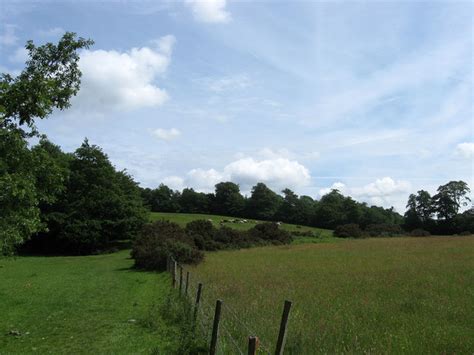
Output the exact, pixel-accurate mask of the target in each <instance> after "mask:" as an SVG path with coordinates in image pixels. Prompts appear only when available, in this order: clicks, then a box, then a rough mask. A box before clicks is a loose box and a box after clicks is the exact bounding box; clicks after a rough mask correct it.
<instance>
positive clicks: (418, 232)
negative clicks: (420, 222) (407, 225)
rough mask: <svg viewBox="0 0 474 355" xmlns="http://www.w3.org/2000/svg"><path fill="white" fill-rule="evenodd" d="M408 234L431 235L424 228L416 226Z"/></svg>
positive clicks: (417, 235)
mask: <svg viewBox="0 0 474 355" xmlns="http://www.w3.org/2000/svg"><path fill="white" fill-rule="evenodd" d="M410 235H411V236H412V237H428V236H430V235H431V233H430V232H428V231H426V230H424V229H421V228H417V229H413V230H412V231H411V232H410Z"/></svg>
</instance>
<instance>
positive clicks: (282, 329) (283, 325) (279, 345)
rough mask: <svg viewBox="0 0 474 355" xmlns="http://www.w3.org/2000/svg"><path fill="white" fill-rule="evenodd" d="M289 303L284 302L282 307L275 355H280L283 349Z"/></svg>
mask: <svg viewBox="0 0 474 355" xmlns="http://www.w3.org/2000/svg"><path fill="white" fill-rule="evenodd" d="M290 309H291V302H290V301H285V306H284V307H283V314H282V315H281V323H280V332H279V333H278V340H277V345H276V350H275V354H276V355H282V354H283V350H284V348H285V341H286V326H287V324H288V317H289V315H290Z"/></svg>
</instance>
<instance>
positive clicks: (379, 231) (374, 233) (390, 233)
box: [365, 223, 403, 237]
mask: <svg viewBox="0 0 474 355" xmlns="http://www.w3.org/2000/svg"><path fill="white" fill-rule="evenodd" d="M365 233H366V234H368V235H369V236H371V237H395V236H398V235H401V234H403V230H402V228H401V227H400V225H398V224H388V223H378V224H369V225H368V226H367V227H366V228H365Z"/></svg>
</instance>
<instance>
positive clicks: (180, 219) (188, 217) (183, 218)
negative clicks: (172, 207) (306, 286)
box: [150, 212, 332, 239]
mask: <svg viewBox="0 0 474 355" xmlns="http://www.w3.org/2000/svg"><path fill="white" fill-rule="evenodd" d="M150 218H151V220H152V221H156V220H159V219H165V220H169V221H172V222H175V223H177V224H179V225H180V226H182V227H185V226H186V224H187V223H189V222H192V221H194V220H196V219H206V220H212V223H213V224H214V226H215V227H219V225H220V224H219V222H220V221H222V220H232V219H236V218H234V217H226V216H218V215H210V214H192V213H164V212H151V214H150ZM237 219H238V218H237ZM247 221H248V223H231V222H228V223H224V224H223V225H225V226H226V227H231V228H234V229H239V230H247V229H250V228H252V227H253V226H255V224H257V223H262V221H257V220H253V219H247ZM281 228H282V229H285V230H287V231H289V232H292V231H299V232H305V231H309V232H313V233H316V234H318V235H319V236H320V238H321V239H325V238H331V237H332V231H331V230H329V229H321V228H314V227H307V226H297V225H295V224H287V223H282V224H281ZM331 239H332V238H331Z"/></svg>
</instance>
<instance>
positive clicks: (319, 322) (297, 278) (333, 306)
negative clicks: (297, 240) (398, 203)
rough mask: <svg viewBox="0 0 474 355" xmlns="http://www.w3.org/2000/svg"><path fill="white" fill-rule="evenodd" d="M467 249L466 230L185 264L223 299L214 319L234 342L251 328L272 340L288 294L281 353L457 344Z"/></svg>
mask: <svg viewBox="0 0 474 355" xmlns="http://www.w3.org/2000/svg"><path fill="white" fill-rule="evenodd" d="M473 255H474V238H469V237H464V238H463V237H436V238H435V237H432V238H386V239H385V238H379V239H366V240H350V241H346V242H341V243H328V244H304V245H294V246H285V247H264V248H255V249H249V250H239V251H222V252H216V253H209V254H208V255H207V257H206V260H205V261H204V263H202V264H201V265H198V266H197V267H192V268H189V270H190V272H191V274H192V275H193V281H194V282H198V281H202V282H203V283H204V294H205V295H206V297H207V300H208V303H209V304H210V305H212V304H213V302H214V300H215V299H217V298H221V299H222V300H223V301H224V303H225V304H226V305H227V306H228V309H227V308H224V311H223V322H224V323H223V324H224V325H226V322H227V326H226V328H228V330H229V331H230V332H231V334H232V336H233V337H234V338H235V339H237V342H238V343H239V344H241V345H240V346H241V348H245V344H246V339H247V336H248V335H258V336H259V337H260V338H261V340H262V343H263V345H264V346H265V347H266V348H267V349H268V350H270V351H273V350H274V346H275V341H276V338H277V333H278V327H279V321H280V317H281V312H282V307H283V302H284V300H285V299H289V300H292V301H293V302H294V306H293V309H292V313H291V316H290V323H289V334H288V342H287V353H295V354H301V353H304V354H309V353H311V354H312V353H340V352H371V353H386V352H390V353H412V354H420V353H466V354H467V353H472V351H473V349H474V337H473V336H472V334H474V258H473ZM231 313H233V314H231ZM234 318H237V319H238V320H234ZM237 322H241V323H243V324H244V325H245V327H247V328H249V329H242V328H244V326H242V325H237ZM234 323H235V324H234ZM251 333H254V334H251ZM226 343H228V341H226ZM229 353H232V352H231V351H230V352H229Z"/></svg>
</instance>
